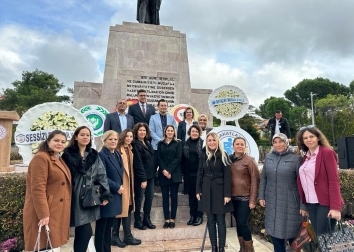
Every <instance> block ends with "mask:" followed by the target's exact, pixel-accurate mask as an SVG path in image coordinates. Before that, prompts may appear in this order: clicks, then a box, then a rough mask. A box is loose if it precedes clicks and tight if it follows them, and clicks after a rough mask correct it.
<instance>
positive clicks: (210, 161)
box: [197, 132, 234, 252]
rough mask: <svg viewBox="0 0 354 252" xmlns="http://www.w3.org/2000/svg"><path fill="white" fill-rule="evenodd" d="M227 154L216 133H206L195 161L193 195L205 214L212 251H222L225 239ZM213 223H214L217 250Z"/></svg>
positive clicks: (228, 193) (228, 186)
mask: <svg viewBox="0 0 354 252" xmlns="http://www.w3.org/2000/svg"><path fill="white" fill-rule="evenodd" d="M230 164H231V162H230V160H229V157H228V154H227V153H226V152H225V151H224V149H223V146H222V143H221V142H220V140H219V137H218V135H217V134H216V133H214V132H212V133H209V134H208V135H207V137H206V146H205V147H204V148H203V151H202V156H201V159H200V161H199V169H198V176H197V198H198V200H201V209H200V210H201V211H203V212H206V214H207V217H208V222H207V226H208V231H209V238H210V243H211V245H212V252H217V251H220V252H224V251H225V249H224V247H225V242H226V224H225V213H228V212H232V211H233V210H234V209H233V206H232V202H231V201H230V200H231V170H230ZM216 224H217V225H218V236H219V250H218V246H217V235H216Z"/></svg>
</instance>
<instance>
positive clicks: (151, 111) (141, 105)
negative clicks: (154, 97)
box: [128, 89, 156, 125]
mask: <svg viewBox="0 0 354 252" xmlns="http://www.w3.org/2000/svg"><path fill="white" fill-rule="evenodd" d="M146 97H147V95H146V91H145V90H144V89H140V90H138V100H139V102H138V103H137V104H134V105H131V106H129V110H128V114H129V115H131V116H132V117H133V118H134V125H135V124H137V123H140V122H142V123H146V124H147V125H149V122H150V117H151V116H152V115H155V114H156V112H155V107H154V106H153V105H151V104H147V103H146Z"/></svg>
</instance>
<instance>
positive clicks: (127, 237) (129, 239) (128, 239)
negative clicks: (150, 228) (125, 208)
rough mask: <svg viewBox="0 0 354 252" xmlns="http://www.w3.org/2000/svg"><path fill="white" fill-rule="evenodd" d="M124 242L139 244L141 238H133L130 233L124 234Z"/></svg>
mask: <svg viewBox="0 0 354 252" xmlns="http://www.w3.org/2000/svg"><path fill="white" fill-rule="evenodd" d="M124 243H125V244H127V245H140V244H141V240H139V239H136V238H134V236H133V235H132V233H130V234H127V235H124Z"/></svg>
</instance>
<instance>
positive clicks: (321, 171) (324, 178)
mask: <svg viewBox="0 0 354 252" xmlns="http://www.w3.org/2000/svg"><path fill="white" fill-rule="evenodd" d="M297 145H298V148H299V150H301V151H302V152H303V153H305V155H304V158H303V163H302V165H301V167H300V170H299V176H298V178H297V184H298V188H299V193H300V197H301V200H302V202H303V203H304V204H305V203H306V206H307V211H308V214H309V218H310V220H311V223H312V225H313V228H314V231H315V233H316V234H317V235H320V234H323V233H326V232H328V231H329V230H328V224H327V223H328V221H327V218H328V217H331V218H332V220H331V225H332V229H333V228H334V226H335V224H336V221H337V220H340V219H341V210H342V205H343V200H342V197H341V194H340V184H339V177H338V167H337V156H336V153H335V152H334V151H333V150H332V149H331V148H330V145H329V143H328V141H327V139H326V137H325V136H324V135H323V133H322V132H321V131H320V130H319V129H318V128H316V127H315V126H312V125H310V126H307V127H303V128H301V129H300V131H299V132H298V134H297ZM306 214H307V213H306V212H305V211H303V212H302V215H306Z"/></svg>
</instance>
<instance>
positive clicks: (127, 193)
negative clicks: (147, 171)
mask: <svg viewBox="0 0 354 252" xmlns="http://www.w3.org/2000/svg"><path fill="white" fill-rule="evenodd" d="M133 139H134V137H133V131H132V130H130V129H126V130H123V131H122V133H120V134H119V136H118V145H117V151H118V152H119V153H120V155H121V157H122V160H123V165H124V172H123V188H124V191H123V193H122V214H120V215H117V216H116V218H117V220H116V221H115V223H114V224H113V230H112V242H113V243H114V244H112V245H117V246H118V247H120V248H124V247H125V246H126V245H139V244H141V240H139V239H135V238H134V237H133V235H132V233H131V228H130V222H131V213H132V211H134V210H135V205H134V171H133V152H132V146H131V142H132V141H133ZM121 223H122V225H123V231H124V240H123V242H122V241H121V240H120V239H119V228H120V224H121Z"/></svg>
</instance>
